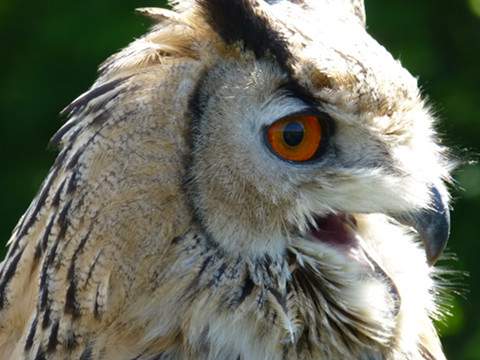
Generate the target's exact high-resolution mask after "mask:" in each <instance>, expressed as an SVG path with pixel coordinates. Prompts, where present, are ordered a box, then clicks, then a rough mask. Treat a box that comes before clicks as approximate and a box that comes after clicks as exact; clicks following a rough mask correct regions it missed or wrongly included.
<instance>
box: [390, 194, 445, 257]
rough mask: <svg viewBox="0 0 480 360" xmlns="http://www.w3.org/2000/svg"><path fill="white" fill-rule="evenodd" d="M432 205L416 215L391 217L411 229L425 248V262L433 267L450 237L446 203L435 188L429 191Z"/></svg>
mask: <svg viewBox="0 0 480 360" xmlns="http://www.w3.org/2000/svg"><path fill="white" fill-rule="evenodd" d="M430 191H431V194H432V203H431V207H430V209H425V210H421V211H419V212H417V213H412V214H407V215H406V214H402V215H399V216H393V217H394V218H395V219H396V220H397V221H398V222H400V223H401V224H404V225H408V226H411V227H413V228H414V229H415V230H416V231H417V233H418V235H419V236H420V238H421V239H422V241H423V244H424V246H425V252H426V253H427V261H428V264H429V265H430V266H432V265H434V264H435V263H436V262H437V260H438V258H439V257H440V255H442V252H443V250H444V249H445V246H446V245H447V241H448V237H449V236H450V211H449V210H448V205H447V202H446V201H444V199H443V197H442V194H441V193H440V191H438V189H437V188H436V187H432V188H431V189H430Z"/></svg>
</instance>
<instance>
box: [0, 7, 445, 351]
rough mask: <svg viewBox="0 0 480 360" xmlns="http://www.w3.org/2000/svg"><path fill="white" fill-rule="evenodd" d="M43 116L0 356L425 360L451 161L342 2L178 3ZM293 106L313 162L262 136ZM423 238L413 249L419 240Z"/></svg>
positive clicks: (407, 84) (5, 292) (408, 79)
mask: <svg viewBox="0 0 480 360" xmlns="http://www.w3.org/2000/svg"><path fill="white" fill-rule="evenodd" d="M172 5H173V10H163V9H154V8H150V9H142V10H141V12H143V13H145V14H147V15H149V16H150V17H152V18H154V19H155V20H156V21H157V22H158V24H157V25H155V27H154V28H153V29H152V31H151V32H150V33H149V34H147V35H145V36H144V37H142V38H140V39H138V40H136V41H135V42H133V43H132V44H131V45H130V46H128V47H127V48H126V49H124V50H122V51H121V52H119V53H118V54H116V55H114V56H113V57H111V58H110V59H109V60H107V61H106V62H105V63H104V64H103V66H102V67H101V69H100V76H99V79H98V80H97V82H96V83H95V84H94V85H93V87H92V88H91V89H90V90H89V91H88V92H86V93H85V94H84V95H82V96H81V97H79V98H78V99H77V100H75V101H74V102H73V103H72V104H71V105H70V106H69V107H68V108H67V109H66V110H65V111H64V113H65V114H66V115H67V116H68V121H67V122H66V124H65V125H64V126H63V127H62V128H61V129H60V130H59V132H58V133H57V134H56V135H55V136H54V138H53V140H52V141H53V143H55V144H58V145H59V146H60V148H61V151H60V154H59V156H58V158H57V160H56V162H55V164H54V165H53V167H52V169H51V171H50V173H49V174H48V176H47V179H46V180H45V182H44V184H43V185H42V188H41V191H40V193H39V194H38V196H37V197H36V198H35V200H34V201H33V203H32V205H31V206H30V208H29V209H28V210H27V212H26V213H25V215H24V216H23V217H22V219H21V220H20V222H19V224H18V225H17V227H16V228H15V230H14V232H13V235H12V238H11V240H10V247H9V251H8V255H7V257H6V259H5V260H4V262H3V263H2V266H1V273H0V358H2V359H32V360H33V359H37V360H40V359H81V360H87V359H105V360H111V359H116V360H122V359H125V360H128V359H139V360H140V359H141V360H153V359H163V360H182V359H185V360H187V359H199V360H202V359H204V360H223V359H233V360H235V359H242V360H260V359H262V360H263V359H265V360H280V359H285V360H295V359H305V360H320V359H322V360H325V359H332V360H336V359H362V360H380V359H382V360H407V359H408V360H421V359H423V360H432V359H435V360H440V359H444V355H443V353H442V350H441V346H440V343H439V340H438V337H437V334H436V332H435V329H434V327H433V324H432V319H433V318H435V317H437V316H439V313H438V309H437V305H436V302H437V300H438V299H437V295H438V287H437V285H436V283H435V282H434V280H433V278H434V277H435V270H434V267H433V266H432V264H433V263H434V262H435V260H436V259H437V258H438V256H439V255H440V253H441V251H442V250H443V247H444V246H445V242H446V238H447V237H448V225H449V224H448V202H449V198H448V191H447V189H446V187H445V184H444V182H445V181H448V180H449V171H450V170H451V165H450V163H449V162H448V160H447V159H446V156H445V150H444V149H443V148H442V147H441V146H440V145H439V144H438V139H437V136H436V134H435V131H434V128H433V122H434V120H433V117H432V116H431V115H430V112H429V109H428V107H427V106H426V105H425V102H424V101H423V100H422V97H421V94H420V92H419V90H418V86H417V81H416V79H415V78H413V77H412V76H411V75H410V74H409V73H408V72H407V71H406V70H405V69H404V68H403V67H402V66H401V64H400V63H399V62H397V61H395V60H394V59H393V58H392V57H391V55H390V54H389V53H388V52H387V51H386V50H385V49H384V48H383V47H382V46H380V45H379V44H378V43H377V42H375V40H373V39H372V38H371V37H370V36H369V35H368V33H367V32H366V30H365V12H364V6H363V1H361V0H295V1H294V0H269V1H266V0H179V1H177V2H175V3H173V4H172ZM305 112H314V113H315V114H318V116H320V117H321V118H322V119H324V121H325V123H328V126H327V127H326V128H325V129H324V130H325V134H324V137H325V140H324V145H323V147H324V148H323V150H322V153H321V155H318V156H317V157H316V158H315V159H314V161H307V162H304V163H295V162H292V161H285V160H284V159H281V158H280V157H279V156H277V155H275V154H274V153H273V151H272V149H271V148H270V147H269V146H267V144H266V142H267V138H266V136H265V129H268V128H269V126H271V125H272V124H273V123H275V122H276V121H277V120H279V119H282V118H285V117H287V116H289V115H291V114H298V113H305ZM422 241H423V245H424V247H423V245H422Z"/></svg>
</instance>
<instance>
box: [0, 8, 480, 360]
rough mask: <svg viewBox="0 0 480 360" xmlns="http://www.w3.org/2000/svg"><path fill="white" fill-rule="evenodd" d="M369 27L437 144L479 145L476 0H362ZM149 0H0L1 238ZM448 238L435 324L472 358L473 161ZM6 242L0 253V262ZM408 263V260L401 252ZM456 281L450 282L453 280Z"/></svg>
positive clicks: (465, 171)
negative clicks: (448, 273)
mask: <svg viewBox="0 0 480 360" xmlns="http://www.w3.org/2000/svg"><path fill="white" fill-rule="evenodd" d="M366 3H367V14H368V24H369V31H370V32H371V33H372V34H373V35H374V36H375V37H376V38H377V39H378V40H379V42H381V43H382V44H384V45H386V47H387V48H388V49H389V50H390V51H391V52H392V53H393V54H394V56H395V57H397V58H399V59H400V60H401V61H402V63H403V64H404V65H405V66H406V67H407V68H408V69H409V70H410V71H411V72H412V73H413V74H415V75H417V76H419V77H420V83H421V85H422V87H423V89H424V91H425V93H426V94H428V96H429V98H430V102H431V103H432V105H433V106H434V108H435V109H436V110H437V114H438V117H439V119H440V121H439V129H440V131H441V133H442V134H446V136H445V137H444V138H445V142H446V143H447V144H449V145H454V150H455V153H456V155H457V156H458V157H460V158H461V159H462V160H467V161H468V160H472V159H475V157H476V153H478V151H480V141H479V139H480V113H479V111H478V107H480V65H479V64H480V1H479V0H455V1H452V0H422V1H403V0H391V1H384V0H366ZM162 5H164V1H152V0H141V1H139V0H137V1H134V0H122V1H114V0H95V1H94V0H85V1H65V0H51V1H48V2H44V1H18V0H17V1H14V0H1V1H0V44H1V45H2V49H1V55H0V135H1V141H0V162H1V164H2V169H3V170H2V172H1V173H0V189H1V191H0V244H1V243H3V242H6V241H7V240H8V237H9V234H10V232H11V230H12V229H13V227H14V226H15V224H16V222H17V220H18V219H19V217H20V216H21V214H22V213H23V212H24V211H25V209H26V208H27V206H28V204H29V203H30V201H31V200H32V198H33V196H34V195H35V193H36V191H37V190H38V188H39V186H40V183H41V181H42V179H43V178H44V177H45V175H46V173H47V170H48V168H49V166H50V165H51V164H52V162H53V159H54V157H55V154H56V151H55V149H47V143H48V140H49V138H50V137H51V136H52V135H53V134H54V132H55V130H56V129H58V128H59V127H60V125H61V124H62V120H61V119H60V117H59V115H58V113H59V112H60V111H61V110H62V109H63V108H64V107H65V106H66V105H68V104H69V103H70V102H71V101H72V100H73V99H75V98H76V97H77V96H78V95H80V94H81V93H82V92H83V91H84V90H86V89H87V88H88V87H89V86H90V85H91V83H92V82H93V81H94V79H95V77H96V67H97V65H98V64H100V63H101V62H102V61H103V60H104V59H105V58H106V57H107V56H108V55H110V54H112V53H113V52H114V51H116V50H118V49H120V48H122V47H123V46H125V45H126V44H127V43H128V42H129V41H130V40H132V39H134V38H135V37H138V36H139V35H140V34H142V33H143V32H145V31H146V30H147V29H148V27H149V25H150V22H149V20H147V19H144V18H142V17H140V16H137V15H135V14H134V12H133V9H134V8H135V7H143V6H162ZM456 179H457V180H458V182H459V186H458V188H457V189H454V194H455V198H456V201H455V204H454V208H455V211H454V212H453V214H452V223H453V233H452V237H451V241H450V244H449V249H450V252H451V253H455V254H457V255H458V258H459V259H460V260H459V261H456V262H453V261H451V260H449V261H443V262H441V265H442V266H445V267H450V268H457V269H460V270H464V271H468V272H469V273H470V276H469V277H465V278H463V280H462V281H461V282H462V283H463V285H461V286H459V288H460V289H467V290H468V292H466V296H465V298H462V297H456V298H455V300H454V301H453V304H454V306H453V308H451V309H450V310H451V312H452V313H453V314H454V317H452V318H450V319H448V321H447V323H446V325H440V327H441V329H442V330H441V331H442V333H443V334H444V343H445V346H446V349H447V353H448V355H449V359H451V360H457V359H458V360H473V359H480V326H479V324H480V311H478V309H477V308H478V306H479V304H480V280H479V279H480V262H479V260H478V257H479V256H480V241H479V240H480V220H479V216H480V166H478V165H466V166H463V167H462V168H461V169H460V170H459V171H457V174H456ZM4 250H5V249H1V250H0V259H1V258H3V256H4V253H5V251H4ZM405 261H408V259H405ZM457 282H458V280H457Z"/></svg>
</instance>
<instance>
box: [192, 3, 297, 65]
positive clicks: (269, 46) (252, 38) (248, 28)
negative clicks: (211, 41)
mask: <svg viewBox="0 0 480 360" xmlns="http://www.w3.org/2000/svg"><path fill="white" fill-rule="evenodd" d="M197 4H198V6H199V8H200V12H201V14H202V15H203V17H204V18H205V19H206V21H207V23H208V24H209V25H210V27H211V28H212V29H213V30H214V31H215V32H216V33H217V34H218V35H219V36H220V37H221V38H222V39H223V41H224V42H225V43H226V44H229V45H232V44H236V43H240V44H241V45H242V46H244V48H245V49H246V50H251V51H253V53H254V54H255V56H256V57H257V58H262V57H265V56H266V55H268V54H270V55H273V57H274V58H275V59H276V60H277V62H278V63H279V65H280V66H281V67H282V68H283V69H284V70H286V71H287V72H288V71H289V65H288V64H290V63H291V60H292V59H291V58H292V55H291V53H290V51H289V49H288V44H287V41H285V39H284V38H283V36H282V35H281V34H280V33H279V32H278V31H276V30H275V29H274V27H273V25H272V23H271V21H270V19H269V17H268V15H267V12H266V7H267V6H268V4H267V3H265V2H264V1H263V0H197Z"/></svg>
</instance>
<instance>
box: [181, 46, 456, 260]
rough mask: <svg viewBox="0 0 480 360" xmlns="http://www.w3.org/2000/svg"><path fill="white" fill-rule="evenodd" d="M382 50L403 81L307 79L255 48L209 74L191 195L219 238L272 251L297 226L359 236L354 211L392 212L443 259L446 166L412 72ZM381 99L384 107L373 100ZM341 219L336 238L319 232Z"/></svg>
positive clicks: (202, 85) (197, 112)
mask: <svg viewBox="0 0 480 360" xmlns="http://www.w3.org/2000/svg"><path fill="white" fill-rule="evenodd" d="M375 46H377V47H379V45H377V44H375ZM377 51H378V52H380V51H379V50H377ZM384 55H385V58H386V59H385V61H389V62H390V64H389V63H385V64H386V65H385V66H389V67H390V68H391V69H393V70H395V71H397V73H398V74H399V75H398V80H397V83H393V82H387V84H386V85H384V84H383V83H379V84H377V87H376V88H374V89H373V90H372V93H370V92H369V91H370V88H371V87H372V84H371V83H367V82H366V80H365V79H363V80H362V78H361V79H360V80H356V81H355V82H353V83H352V84H349V85H348V87H347V88H344V87H341V86H339V87H338V88H333V89H325V88H324V87H314V88H308V87H304V86H303V85H302V83H301V82H300V81H297V80H295V79H292V78H291V77H289V76H287V75H286V74H285V73H284V72H283V71H282V69H281V68H279V66H278V64H276V63H275V62H274V61H272V60H268V59H261V60H258V59H256V58H255V57H254V56H252V55H248V54H242V55H241V59H240V61H239V59H235V60H234V61H233V60H232V61H229V60H227V61H220V62H218V63H216V64H215V65H214V66H213V67H212V68H211V69H210V70H209V71H207V72H206V73H205V74H204V75H203V78H202V80H201V81H200V82H199V86H198V88H197V90H196V93H195V95H194V96H193V97H192V100H191V103H190V105H191V106H190V111H191V117H192V132H193V161H192V169H191V176H192V180H193V181H192V183H193V184H194V187H195V189H194V190H193V191H192V192H191V193H192V199H193V204H194V207H195V209H196V210H197V212H198V214H199V216H200V217H201V218H202V221H203V222H204V223H205V226H206V229H208V231H210V232H211V233H212V234H213V236H214V238H217V237H218V238H220V239H226V241H225V246H227V247H229V248H231V249H235V250H237V251H238V250H240V251H243V250H245V251H247V252H253V253H256V252H257V253H261V252H264V251H267V252H270V251H271V252H273V253H275V254H278V253H281V252H282V251H284V250H285V248H286V247H287V246H288V244H290V243H291V241H292V240H291V237H292V236H293V235H294V234H297V233H300V234H306V233H307V234H309V235H314V237H316V238H322V237H326V238H328V240H327V241H326V242H327V243H330V244H332V243H333V244H335V243H340V244H345V243H346V244H350V243H352V242H354V239H353V238H351V239H350V237H351V236H350V235H351V234H350V235H348V234H347V233H349V231H346V232H345V231H343V228H344V227H348V228H349V227H351V225H352V224H354V223H355V222H356V221H355V214H384V215H385V216H386V217H388V218H389V220H390V221H394V222H401V223H404V224H406V225H409V226H413V227H416V228H417V231H419V232H421V235H424V236H425V238H424V241H425V243H426V245H427V251H431V253H429V254H428V256H430V257H432V259H429V261H430V260H431V261H434V259H436V258H437V257H438V255H439V251H440V249H441V248H443V245H444V241H445V236H446V235H445V234H440V237H439V234H438V231H442V232H445V231H446V230H445V229H446V227H448V226H447V225H446V222H447V219H446V213H447V211H446V210H445V209H446V202H447V195H446V194H447V192H446V190H445V187H444V185H443V180H442V178H444V177H445V176H446V174H447V173H446V170H445V164H446V163H445V161H444V159H443V157H442V154H441V148H440V147H439V146H438V145H437V144H436V143H435V139H434V136H433V134H434V133H433V130H432V122H433V120H432V117H431V116H430V114H429V112H428V109H426V108H425V107H424V104H423V102H422V101H421V99H420V98H419V95H418V90H417V87H416V86H413V84H414V83H415V82H414V80H413V79H412V77H411V76H410V75H409V74H408V73H407V72H405V71H404V70H403V68H401V67H400V65H399V64H398V63H397V62H395V61H394V60H393V59H391V58H390V57H389V56H387V54H384ZM350 56H351V57H352V58H353V56H354V55H350ZM308 61H309V62H310V60H308ZM315 61H316V62H319V63H321V62H322V59H321V58H320V59H315ZM352 61H356V60H352ZM371 66H372V68H373V65H371ZM366 68H368V67H367V66H366ZM393 70H392V71H393ZM328 71H329V70H328V69H327V70H325V73H326V74H327V75H325V76H332V77H333V76H334V75H335V74H336V70H332V72H331V73H332V74H333V75H328V74H330V72H328ZM372 71H373V70H372ZM372 76H374V75H373V74H372ZM366 78H369V77H368V74H367V75H366ZM392 78H393V77H392ZM307 80H308V81H310V79H307ZM390 81H393V80H390ZM309 85H310V86H313V85H312V84H309ZM382 86H385V88H386V89H385V88H383V87H382ZM364 88H366V89H364ZM384 91H387V92H392V93H403V97H402V98H392V99H390V98H388V96H389V93H384ZM367 96H371V98H370V99H365V98H364V97H367ZM380 97H383V98H384V99H385V101H388V102H387V103H386V104H384V105H383V106H384V107H385V109H387V110H385V109H381V108H377V107H375V105H374V104H375V101H376V100H377V99H378V98H380ZM360 102H365V104H366V105H365V106H367V105H368V106H370V108H368V109H365V110H362V109H361V107H362V105H361V104H360ZM388 109H390V110H388ZM385 111H386V113H385ZM429 210H430V211H429ZM435 214H437V215H435ZM332 221H333V222H334V223H336V224H337V223H338V224H341V226H340V227H336V229H337V230H338V231H339V233H338V234H337V235H338V236H330V235H331V234H330V233H331V231H332V229H331V228H330V229H329V231H327V229H323V230H322V224H324V225H325V224H327V225H328V224H330V223H331V222H332ZM430 222H431V223H430ZM421 223H422V224H423V225H420V224H421ZM427 223H428V224H427ZM330 225H331V224H330ZM433 226H436V227H438V228H440V230H437V232H435V230H432V227H433ZM327 227H328V226H327ZM429 229H430V230H429ZM312 230H313V231H312ZM316 230H320V232H318V231H316ZM337 230H335V231H337ZM428 231H434V233H435V235H431V236H430V237H428V235H425V234H426V232H428ZM322 234H323V235H322ZM336 237H338V238H336ZM353 237H355V236H353ZM320 240H321V239H320ZM429 247H430V248H429Z"/></svg>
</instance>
